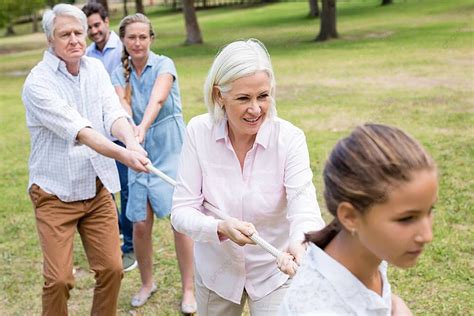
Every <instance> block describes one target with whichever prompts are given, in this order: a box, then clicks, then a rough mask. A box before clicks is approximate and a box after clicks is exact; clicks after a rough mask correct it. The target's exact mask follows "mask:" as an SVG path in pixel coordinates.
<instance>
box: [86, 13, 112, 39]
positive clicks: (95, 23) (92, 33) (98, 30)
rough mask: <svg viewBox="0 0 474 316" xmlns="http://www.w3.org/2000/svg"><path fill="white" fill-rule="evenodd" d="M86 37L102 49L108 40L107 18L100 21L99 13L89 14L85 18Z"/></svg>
mask: <svg viewBox="0 0 474 316" xmlns="http://www.w3.org/2000/svg"><path fill="white" fill-rule="evenodd" d="M87 26H88V30H87V35H88V36H89V39H90V40H91V41H93V42H94V43H95V44H96V45H97V46H99V47H104V46H105V44H106V43H107V40H108V38H109V32H110V30H109V18H105V21H104V20H102V18H101V16H100V15H99V13H94V14H91V15H90V16H89V17H88V18H87Z"/></svg>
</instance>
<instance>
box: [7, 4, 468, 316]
mask: <svg viewBox="0 0 474 316" xmlns="http://www.w3.org/2000/svg"><path fill="white" fill-rule="evenodd" d="M379 2H380V1H376V0H373V1H370V0H368V1H347V2H343V3H339V4H338V31H339V33H340V35H341V38H340V39H338V40H335V41H331V42H327V43H315V42H313V39H314V38H315V37H316V35H317V31H318V29H319V21H318V20H312V19H308V18H307V17H306V16H307V10H308V7H307V3H305V2H301V3H280V4H272V5H266V6H257V7H250V8H241V9H239V8H236V7H232V8H218V9H212V10H207V11H199V12H198V17H199V22H200V26H201V29H202V32H203V36H204V40H205V44H204V45H201V46H198V47H185V46H183V45H182V43H183V42H184V38H185V36H184V25H183V18H182V15H181V14H180V13H173V12H169V11H164V10H162V9H156V10H155V11H151V12H150V14H149V15H150V17H151V19H152V22H153V25H154V28H155V32H156V33H157V39H156V41H155V42H154V45H153V49H154V51H155V52H158V53H160V54H165V55H168V56H170V57H172V58H173V59H174V61H175V63H176V65H177V68H178V73H179V76H180V85H181V92H182V99H183V109H184V115H185V118H186V120H189V119H190V118H191V117H193V116H195V115H197V114H199V113H203V112H205V107H204V105H203V102H202V85H203V83H204V79H205V76H206V73H207V70H208V68H209V67H210V64H211V62H212V59H213V57H214V55H215V54H216V52H217V49H218V48H219V47H220V46H222V45H224V44H225V43H228V42H230V41H232V40H234V39H239V38H248V37H255V38H258V39H260V40H262V41H263V42H264V43H265V44H266V45H267V47H268V49H269V51H270V53H271V55H272V60H273V64H274V68H275V73H276V78H277V108H278V112H279V115H280V116H281V117H283V118H285V119H288V120H290V121H292V122H293V123H294V124H296V125H297V126H299V127H301V128H302V129H303V130H304V131H305V133H306V136H307V140H308V146H309V150H310V155H311V164H312V168H313V171H314V174H315V177H314V182H315V184H316V186H317V188H318V190H319V192H318V197H319V201H320V204H323V203H322V197H321V192H322V184H321V182H322V179H321V170H322V166H323V163H324V160H325V159H326V157H327V155H328V153H329V151H330V150H331V148H332V146H333V145H334V144H335V142H336V141H337V140H338V139H339V138H340V137H342V136H345V135H347V134H348V133H349V132H350V130H351V129H352V128H353V127H355V126H356V125H357V124H361V123H364V122H368V121H370V122H381V123H386V124H392V125H396V126H399V127H400V128H402V129H404V130H406V131H407V132H409V133H410V134H412V135H414V136H415V137H416V138H418V139H419V140H420V141H421V142H422V143H423V144H424V145H425V146H426V147H427V149H428V150H429V151H430V152H431V154H432V155H433V157H434V158H435V160H436V161H437V163H438V166H439V171H440V190H439V202H438V205H437V207H436V217H435V226H434V241H433V243H432V244H431V245H430V246H429V247H428V249H427V251H426V252H425V253H424V254H423V256H422V258H421V259H420V261H419V264H418V265H417V266H416V267H415V268H413V269H410V270H397V269H390V279H391V282H392V287H393V291H394V292H396V293H398V294H399V295H400V296H401V297H403V298H404V299H405V300H406V302H407V303H408V305H409V306H410V308H411V309H412V310H413V312H414V313H415V314H435V315H445V314H449V315H466V314H472V313H473V312H474V306H473V301H472V297H473V296H474V277H473V272H472V271H473V268H474V261H473V253H474V251H473V250H474V249H473V244H474V243H473V242H474V238H473V233H472V232H473V229H472V227H473V222H474V221H473V215H474V208H473V203H474V196H473V195H474V169H473V167H472V166H473V163H474V159H473V157H474V137H473V135H474V91H473V84H474V37H473V31H474V23H473V19H472V16H473V13H474V5H473V4H472V2H471V1H469V0H460V1H445V0H412V1H410V0H406V1H396V3H395V4H394V5H392V6H387V7H380V6H379ZM117 22H118V21H116V20H114V21H113V24H112V25H113V28H114V29H116V28H117ZM44 45H45V41H44V38H43V35H42V34H35V35H27V36H19V37H15V38H0V87H1V89H0V159H1V161H2V163H1V164H0V192H1V198H0V314H2V315H25V314H39V313H40V310H41V299H40V293H41V286H42V276H41V262H42V258H41V252H40V249H39V244H38V240H37V235H36V232H35V223H34V216H33V211H32V207H31V203H30V202H29V198H28V196H27V194H26V185H27V182H28V175H27V160H28V153H29V136H28V132H27V129H26V127H25V119H24V108H23V105H22V103H21V97H20V94H21V87H22V84H23V81H24V77H25V74H26V71H27V70H28V69H30V68H31V67H32V66H33V65H34V64H35V63H36V62H38V61H39V60H40V59H41V57H42V49H43V48H44ZM324 216H325V217H326V218H329V217H328V216H327V214H326V213H325V214H324ZM153 237H154V248H155V252H154V263H155V269H154V273H155V280H156V281H157V283H158V284H159V288H160V291H159V292H158V293H156V294H155V295H154V296H153V298H152V299H151V301H150V302H149V303H148V304H147V305H146V306H145V307H143V308H140V309H137V310H133V312H134V313H136V314H138V315H157V314H158V315H168V314H170V315H175V314H177V308H178V305H179V299H180V279H179V273H178V270H177V267H176V260H175V255H174V246H173V242H172V240H173V239H172V234H171V231H170V227H169V221H167V220H163V221H157V222H156V223H155V229H154V235H153ZM75 249H76V250H75V254H76V255H75V259H74V262H75V266H76V268H78V277H77V281H76V288H75V289H74V290H73V291H72V292H71V295H72V296H71V300H70V310H71V314H72V315H85V314H88V310H89V308H90V303H91V296H92V288H93V277H92V275H91V274H90V273H89V272H88V265H87V261H86V259H85V256H84V254H83V251H82V247H81V244H80V240H79V239H77V240H76V243H75ZM139 284H140V281H139V275H138V271H133V272H131V273H128V274H126V275H125V277H124V280H123V283H122V290H121V294H120V299H121V302H120V306H119V309H120V314H121V315H128V314H129V313H130V311H131V310H132V309H131V308H130V307H129V305H128V303H129V300H130V298H131V296H132V295H133V293H134V291H135V290H136V289H137V288H138V287H139Z"/></svg>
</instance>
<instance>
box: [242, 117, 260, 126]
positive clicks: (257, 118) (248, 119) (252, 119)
mask: <svg viewBox="0 0 474 316" xmlns="http://www.w3.org/2000/svg"><path fill="white" fill-rule="evenodd" d="M261 117H262V116H261V115H260V116H258V117H255V118H244V119H243V120H244V121H245V122H247V123H250V124H254V123H257V122H258V121H259V120H260V118H261Z"/></svg>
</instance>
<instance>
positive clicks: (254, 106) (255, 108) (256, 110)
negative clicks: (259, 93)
mask: <svg viewBox="0 0 474 316" xmlns="http://www.w3.org/2000/svg"><path fill="white" fill-rule="evenodd" d="M247 111H248V112H249V113H250V114H252V115H259V114H260V112H262V109H261V108H260V105H259V104H258V101H257V99H252V101H251V103H250V106H249V108H248V109H247Z"/></svg>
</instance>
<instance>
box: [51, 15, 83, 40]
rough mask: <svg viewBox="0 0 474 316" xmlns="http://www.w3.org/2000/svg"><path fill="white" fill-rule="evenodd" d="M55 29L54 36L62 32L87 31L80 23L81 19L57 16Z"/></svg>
mask: <svg viewBox="0 0 474 316" xmlns="http://www.w3.org/2000/svg"><path fill="white" fill-rule="evenodd" d="M53 29H54V33H53V35H54V34H58V33H60V32H72V31H75V32H76V31H86V30H85V29H84V25H83V24H82V23H81V21H79V19H77V18H75V17H73V16H69V15H60V16H57V17H56V18H55V19H54V24H53Z"/></svg>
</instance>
